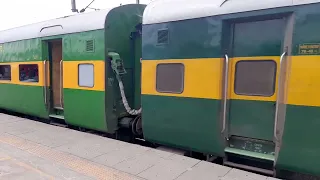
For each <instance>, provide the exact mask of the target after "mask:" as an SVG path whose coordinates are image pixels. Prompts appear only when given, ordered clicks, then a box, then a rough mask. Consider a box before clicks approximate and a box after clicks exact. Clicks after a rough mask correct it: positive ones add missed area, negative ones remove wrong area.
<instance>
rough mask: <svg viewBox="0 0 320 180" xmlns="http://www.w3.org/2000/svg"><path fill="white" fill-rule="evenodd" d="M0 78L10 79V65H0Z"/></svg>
mask: <svg viewBox="0 0 320 180" xmlns="http://www.w3.org/2000/svg"><path fill="white" fill-rule="evenodd" d="M0 80H6V81H11V66H10V65H0Z"/></svg>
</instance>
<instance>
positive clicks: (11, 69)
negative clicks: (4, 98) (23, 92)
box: [0, 64, 12, 81]
mask: <svg viewBox="0 0 320 180" xmlns="http://www.w3.org/2000/svg"><path fill="white" fill-rule="evenodd" d="M1 66H9V68H10V79H9V80H8V79H0V81H12V68H11V64H0V67H1Z"/></svg>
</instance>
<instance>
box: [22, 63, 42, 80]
mask: <svg viewBox="0 0 320 180" xmlns="http://www.w3.org/2000/svg"><path fill="white" fill-rule="evenodd" d="M19 80H20V81H22V82H39V72H38V65H37V64H20V65H19Z"/></svg>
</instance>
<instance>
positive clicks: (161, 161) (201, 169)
mask: <svg viewBox="0 0 320 180" xmlns="http://www.w3.org/2000/svg"><path fill="white" fill-rule="evenodd" d="M0 179H1V180H20V179H21V180H22V179H23V180H38V179H39V180H42V179H43V180H46V179H50V180H52V179H61V180H62V179H68V180H87V179H88V180H89V179H106V180H109V179H110V180H127V179H128V180H131V179H134V180H271V179H274V178H270V177H265V176H261V175H257V174H254V173H249V172H246V171H242V170H238V169H234V168H229V167H224V166H221V165H217V164H213V163H209V162H205V161H200V160H197V159H193V158H189V157H185V156H181V155H177V154H174V153H171V152H165V151H161V150H156V149H151V148H147V147H143V146H139V145H133V144H129V143H125V142H121V141H117V140H113V139H109V138H105V137H101V136H98V135H94V134H89V133H83V132H79V131H75V130H71V129H67V128H62V127H57V126H53V125H48V124H45V123H41V122H36V121H32V120H28V119H23V118H19V117H15V116H10V115H6V114H0Z"/></svg>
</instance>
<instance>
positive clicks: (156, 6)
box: [143, 0, 320, 24]
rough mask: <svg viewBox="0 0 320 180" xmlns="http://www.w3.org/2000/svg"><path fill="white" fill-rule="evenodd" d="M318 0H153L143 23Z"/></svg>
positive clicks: (145, 13)
mask: <svg viewBox="0 0 320 180" xmlns="http://www.w3.org/2000/svg"><path fill="white" fill-rule="evenodd" d="M319 2H320V0H155V1H152V2H151V3H150V4H149V5H148V6H147V7H146V9H145V11H144V14H143V24H156V23H163V22H170V21H179V20H185V19H193V18H200V17H207V16H214V15H222V14H231V13H238V12H246V11H254V10H262V9H269V8H277V7H286V6H294V5H301V4H311V3H319Z"/></svg>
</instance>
